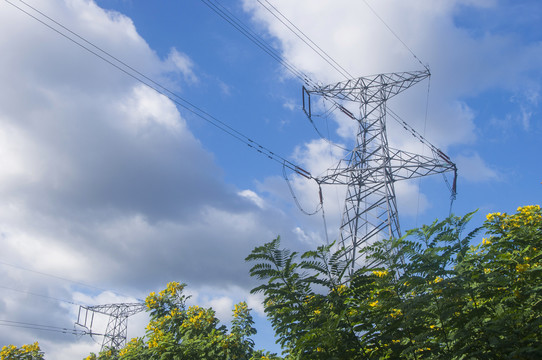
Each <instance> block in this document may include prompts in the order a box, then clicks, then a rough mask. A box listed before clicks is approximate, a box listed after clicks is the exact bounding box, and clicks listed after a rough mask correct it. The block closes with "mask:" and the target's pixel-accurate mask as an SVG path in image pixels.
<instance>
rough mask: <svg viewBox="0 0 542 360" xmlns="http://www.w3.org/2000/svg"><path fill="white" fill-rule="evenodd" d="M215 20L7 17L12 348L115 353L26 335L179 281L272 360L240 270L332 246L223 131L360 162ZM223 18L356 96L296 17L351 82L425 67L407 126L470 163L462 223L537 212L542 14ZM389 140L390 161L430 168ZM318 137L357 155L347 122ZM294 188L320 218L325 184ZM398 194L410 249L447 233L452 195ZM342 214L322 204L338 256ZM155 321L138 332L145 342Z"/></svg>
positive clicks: (306, 155) (248, 1)
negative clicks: (442, 226) (276, 252)
mask: <svg viewBox="0 0 542 360" xmlns="http://www.w3.org/2000/svg"><path fill="white" fill-rule="evenodd" d="M212 4H215V3H214V2H211V1H207V2H203V1H198V0H190V1H182V2H174V1H161V2H142V1H132V0H99V1H89V0H63V1H61V0H57V1H53V0H41V1H37V0H26V1H25V2H22V1H19V0H9V1H7V0H5V1H0V49H1V54H2V55H1V56H0V164H1V166H0V195H1V197H2V200H3V201H2V202H1V203H0V241H1V242H0V246H1V247H0V249H1V251H0V271H1V274H2V276H1V277H0V320H3V322H0V342H1V343H0V345H5V344H9V343H13V344H16V345H21V344H23V343H29V342H33V341H36V340H38V341H39V342H40V344H41V345H42V348H43V349H44V350H45V351H46V353H47V355H48V358H51V359H53V358H54V359H61V360H63V359H73V358H82V357H84V356H85V355H86V354H88V352H90V351H98V350H99V347H100V346H99V344H97V343H96V341H98V342H101V338H96V339H90V338H88V337H76V336H74V335H69V334H62V333H58V332H55V331H43V330H36V329H29V328H22V327H19V326H17V327H13V326H8V325H21V323H23V322H24V323H28V324H40V325H48V326H56V327H66V328H73V323H74V322H75V320H76V318H77V309H78V306H77V304H84V305H89V304H105V303H112V302H130V301H137V299H141V298H144V297H145V295H146V294H148V293H149V292H150V291H156V290H160V289H161V288H163V287H164V286H165V284H166V283H167V282H169V281H173V280H177V281H181V282H186V283H188V285H189V290H190V291H191V293H192V294H193V300H194V301H195V302H197V303H199V304H202V305H205V306H213V307H214V308H215V309H216V310H217V311H218V313H219V315H220V316H221V317H222V319H223V320H224V321H226V322H227V321H228V311H229V309H230V308H231V307H232V306H233V304H234V303H235V302H238V301H240V300H248V301H249V305H250V306H251V307H252V308H254V309H255V310H256V315H257V317H258V323H259V324H261V326H262V329H263V330H262V335H261V336H260V338H259V340H258V345H259V346H261V347H267V348H270V346H271V345H270V344H271V343H272V341H270V340H269V329H266V328H265V323H264V322H263V318H262V317H261V313H259V312H258V311H261V306H260V305H259V303H258V301H259V299H258V298H257V297H253V296H249V295H248V291H249V290H250V288H251V287H252V286H253V285H254V282H253V281H252V280H251V279H249V277H248V268H249V265H247V264H245V263H244V261H243V259H244V258H245V257H246V256H247V255H248V253H249V252H250V251H251V250H252V248H253V247H254V246H256V245H259V244H262V243H263V242H266V241H269V240H271V239H273V238H274V237H276V236H277V235H280V236H281V237H282V239H283V245H284V246H287V247H290V248H295V249H309V248H311V247H314V246H315V245H316V244H321V243H322V242H323V241H325V240H324V239H325V234H324V226H323V220H322V215H321V213H318V214H316V215H314V216H306V215H304V214H303V213H302V212H301V211H300V210H299V209H298V207H297V206H296V204H295V202H294V200H293V199H292V195H291V194H290V191H289V189H288V186H287V183H286V181H285V180H284V178H283V167H282V166H281V164H280V163H279V162H277V161H275V160H272V159H269V158H267V157H266V156H262V155H261V154H260V153H258V152H257V151H254V150H253V149H251V148H250V147H248V146H247V145H246V144H244V143H243V142H241V141H239V136H237V137H233V136H231V135H229V134H227V133H225V132H224V131H222V130H220V129H219V128H218V127H217V126H216V124H217V122H215V123H214V124H213V123H212V121H213V120H212V119H215V120H218V121H219V122H220V123H221V124H225V125H226V126H228V127H229V129H233V130H235V131H237V132H238V133H235V134H242V136H246V137H247V138H250V139H252V140H253V141H255V142H256V143H258V144H260V145H262V146H264V147H265V148H266V149H269V150H271V151H273V152H274V153H276V154H278V156H280V157H282V158H284V159H287V160H288V161H291V162H292V163H294V164H297V165H299V166H301V167H303V168H304V169H306V170H307V171H310V172H311V173H313V174H319V173H321V172H322V171H323V170H325V169H326V168H328V167H330V166H332V165H333V162H334V161H336V160H337V159H338V158H340V157H341V156H342V155H344V154H343V153H342V152H341V150H340V148H338V147H334V146H331V145H330V143H329V142H327V141H324V140H323V139H321V138H320V137H319V135H318V134H317V133H316V132H315V131H314V128H313V127H312V125H311V124H310V123H309V121H308V120H307V118H306V117H305V115H304V113H303V111H302V108H301V87H302V85H303V83H302V82H301V81H300V80H299V78H297V77H295V76H294V75H293V74H292V73H291V72H289V71H287V70H286V69H285V68H284V67H283V66H281V64H279V63H278V62H277V61H276V60H275V59H273V58H272V57H271V56H269V55H268V54H267V53H266V52H264V51H262V49H261V48H259V47H257V46H256V45H255V44H254V43H253V42H251V41H249V40H248V39H247V38H246V37H245V36H243V34H241V32H239V31H238V30H236V29H235V28H234V27H232V26H231V25H230V24H228V23H227V22H226V21H225V20H224V19H223V18H221V17H219V16H218V15H217V14H216V13H215V12H213V11H212V9H211V7H212ZM220 4H222V5H223V6H225V7H226V8H227V9H228V10H229V11H230V12H231V13H232V14H234V15H235V16H236V17H237V18H238V19H240V21H242V22H243V24H245V25H247V26H248V27H249V28H250V30H251V31H253V32H254V33H256V34H258V35H259V36H261V38H262V39H264V40H265V42H266V44H268V46H271V47H272V48H273V49H274V51H276V53H277V54H280V56H281V57H282V59H283V60H284V61H286V62H288V63H289V64H291V65H292V66H293V67H294V68H296V69H297V70H299V71H301V72H303V73H304V74H306V75H307V76H308V77H310V79H312V80H313V81H314V82H316V83H319V84H329V83H335V82H339V81H343V80H344V79H345V78H344V76H343V75H341V74H340V73H339V72H337V71H336V70H335V69H334V68H333V67H331V66H330V65H329V63H328V62H326V61H324V60H323V58H322V57H321V56H319V55H318V54H316V53H315V52H314V51H313V49H311V48H310V47H308V46H307V45H306V44H305V43H304V42H302V41H300V39H299V38H298V37H296V35H295V34H293V33H292V32H291V31H290V30H288V29H287V28H286V27H285V26H284V24H283V23H282V22H281V21H279V19H278V18H279V17H280V16H278V15H279V14H282V15H284V16H285V17H286V18H287V19H289V21H291V22H292V23H293V24H295V26H296V27H297V28H298V29H300V30H301V31H302V32H303V34H305V35H306V36H307V37H308V38H310V39H311V40H312V41H314V43H315V44H317V45H318V46H319V47H320V48H321V49H323V50H324V51H325V52H326V53H327V54H328V55H330V56H331V57H332V58H333V59H334V61H336V62H337V63H338V64H340V65H341V66H342V67H343V68H344V69H345V70H346V72H348V73H349V74H351V75H353V76H354V77H360V76H368V75H372V74H379V73H389V72H402V71H411V70H423V69H424V68H423V66H422V64H424V65H428V66H429V68H430V69H431V73H432V77H431V80H430V81H428V80H425V81H424V82H421V83H419V84H417V85H416V86H415V87H413V88H411V89H409V90H407V91H406V92H405V93H403V94H402V95H401V96H398V97H397V98H395V99H393V100H391V101H390V103H389V106H390V108H391V109H393V111H394V112H396V113H398V114H399V115H400V116H401V117H402V118H403V119H404V120H406V121H407V122H408V123H409V124H410V125H411V126H413V127H414V128H415V129H417V131H418V132H419V133H421V134H423V135H424V136H425V138H427V139H428V140H429V141H430V142H432V143H433V144H434V145H436V146H437V147H439V148H440V149H442V150H443V151H444V152H446V153H447V154H448V155H449V156H450V157H451V158H452V160H453V161H455V162H456V163H457V165H458V168H459V181H458V192H459V193H458V197H457V200H456V201H455V202H454V204H453V212H454V213H456V214H464V213H466V212H469V211H472V210H476V209H479V213H478V215H477V216H476V218H475V219H476V220H475V221H477V222H478V223H479V222H480V221H481V219H483V216H484V215H485V214H486V213H487V212H491V211H501V212H503V211H506V212H512V211H514V210H515V208H516V207H517V206H520V205H527V204H533V203H540V198H541V193H542V191H541V190H542V185H541V184H540V182H541V181H542V174H541V161H540V154H541V150H542V146H541V145H540V143H539V142H538V139H539V138H540V136H541V135H542V122H541V111H540V105H541V101H542V99H541V90H542V89H541V85H540V84H541V80H542V68H541V67H540V64H542V26H540V24H542V18H541V17H542V4H541V3H540V2H539V1H537V0H522V1H512V0H446V1H438V2H437V1H429V0H412V1H408V2H405V1H400V0H386V1H374V0H367V2H365V1H354V0H334V1H319V2H315V1H309V0H299V1H295V2H292V1H287V0H269V2H267V1H264V0H262V1H260V2H259V1H254V0H244V1H234V0H230V1H228V2H226V1H224V2H221V3H220ZM28 5H30V6H31V7H29V6H28ZM263 5H266V7H267V9H266V7H264V6H263ZM271 5H272V7H271ZM219 7H220V5H219ZM273 8H275V9H277V10H278V11H280V13H277V12H276V13H275V14H274V15H273V13H272V12H270V11H269V9H273ZM275 15H277V16H275ZM283 21H284V19H283ZM70 39H71V40H70ZM76 42H77V43H76ZM95 46H96V47H95ZM89 50H90V51H89ZM414 55H415V56H414ZM110 56H113V57H114V58H113V57H110ZM104 59H105V61H104ZM119 60H120V61H119ZM136 71H137V72H136ZM137 78H139V80H144V82H147V83H149V84H151V85H153V86H154V87H157V84H158V86H159V87H160V89H161V91H162V92H164V93H166V94H168V95H169V96H170V99H168V98H167V97H165V96H164V95H161V94H159V93H158V92H156V91H155V90H153V89H151V88H150V87H148V86H146V85H144V84H143V83H142V82H141V81H138V79H137ZM149 79H152V83H151V82H150V80H149ZM164 89H167V90H164ZM172 94H175V95H172ZM187 104H190V105H189V107H191V109H192V110H193V112H191V111H187V109H186V108H185V107H183V106H182V105H184V106H186V105H187ZM194 109H196V110H195V112H194ZM320 110H325V109H322V108H321V109H320ZM197 114H199V115H197ZM202 114H207V115H202ZM210 120H211V121H210ZM388 125H389V128H388V130H389V138H390V143H391V144H393V145H394V146H396V147H399V148H403V149H409V150H414V151H417V152H419V153H423V152H425V154H429V150H428V149H427V148H425V149H424V148H423V147H421V146H420V144H419V143H417V140H415V139H413V138H412V136H411V135H410V134H409V133H407V132H404V131H401V128H400V127H399V126H397V125H396V124H394V123H391V122H390V123H389V124H388ZM316 126H318V127H319V129H320V130H321V132H323V133H325V134H326V136H328V137H329V138H330V139H331V140H332V141H333V142H335V143H338V144H341V145H344V146H346V147H348V146H349V145H352V134H351V129H352V124H350V123H348V122H346V121H345V119H344V117H343V118H341V117H340V116H337V115H336V114H331V115H330V116H328V117H321V118H319V119H318V121H316ZM231 132H232V131H230V133H231ZM287 174H288V176H289V178H290V181H291V186H292V188H293V189H294V192H295V194H296V196H297V198H298V201H299V202H300V204H301V205H302V207H303V208H304V209H305V210H306V211H309V212H311V211H313V210H314V209H315V208H316V207H317V205H318V203H319V199H318V192H317V187H316V186H315V184H314V183H313V182H310V181H306V180H304V179H303V178H300V177H299V176H296V175H295V174H292V173H291V171H290V170H289V169H287ZM396 189H397V193H398V201H399V209H400V218H401V221H402V227H403V229H405V228H411V227H414V226H416V225H421V224H423V223H429V222H432V221H433V220H434V219H435V218H443V217H445V216H446V215H447V214H448V211H449V207H450V201H449V195H450V194H449V192H448V189H447V188H446V185H445V182H444V180H443V178H442V176H440V175H439V176H433V177H431V178H424V179H423V180H421V181H418V180H413V181H410V182H404V183H397V187H396ZM343 194H344V189H341V188H340V187H330V188H325V189H324V206H325V207H324V209H325V214H326V222H327V226H328V230H329V231H328V236H329V237H330V238H332V239H333V238H336V237H337V235H338V232H337V229H338V226H339V219H340V215H341V210H342V201H343V200H342V197H343ZM7 321H9V322H7ZM144 322H145V318H144V316H143V317H142V316H139V317H135V318H134V319H133V321H132V319H131V322H130V328H129V330H130V335H131V336H135V335H141V334H142V333H143V332H144V329H143V326H144ZM95 331H98V332H99V330H98V329H96V330H95ZM102 331H103V330H102Z"/></svg>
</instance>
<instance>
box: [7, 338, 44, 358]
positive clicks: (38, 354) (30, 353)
mask: <svg viewBox="0 0 542 360" xmlns="http://www.w3.org/2000/svg"><path fill="white" fill-rule="evenodd" d="M0 360H43V352H42V351H41V349H40V346H39V344H38V343H37V342H35V343H33V344H28V345H23V346H21V347H17V346H15V345H7V346H3V347H2V350H0Z"/></svg>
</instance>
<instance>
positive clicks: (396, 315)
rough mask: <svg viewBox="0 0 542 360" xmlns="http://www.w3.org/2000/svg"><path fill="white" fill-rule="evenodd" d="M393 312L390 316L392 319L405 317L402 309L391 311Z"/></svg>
mask: <svg viewBox="0 0 542 360" xmlns="http://www.w3.org/2000/svg"><path fill="white" fill-rule="evenodd" d="M391 311H392V312H391V314H390V316H391V317H392V318H396V317H398V316H401V315H403V312H402V311H401V309H391Z"/></svg>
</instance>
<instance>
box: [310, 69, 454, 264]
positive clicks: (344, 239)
mask: <svg viewBox="0 0 542 360" xmlns="http://www.w3.org/2000/svg"><path fill="white" fill-rule="evenodd" d="M429 76H430V73H429V71H428V70H427V71H415V72H403V73H391V74H380V75H375V76H371V77H361V78H357V79H352V80H348V81H344V82H339V83H336V84H332V85H327V86H318V87H315V88H312V89H306V88H303V109H304V111H305V113H306V114H307V116H308V117H309V118H311V117H312V114H311V106H310V102H311V95H318V96H321V97H322V98H323V99H324V100H327V101H331V102H332V103H333V106H335V107H336V108H338V109H339V110H341V111H342V112H343V113H344V114H346V115H347V116H348V117H349V118H351V119H352V120H354V121H356V122H357V134H356V144H355V147H354V149H353V150H351V151H350V152H349V153H348V154H347V156H346V157H345V158H344V159H342V160H341V161H340V162H339V163H338V164H337V165H336V166H335V167H333V168H331V169H329V170H328V171H327V173H326V174H325V175H323V176H321V177H318V178H316V181H317V182H318V183H320V184H340V185H347V187H348V188H347V193H346V199H345V205H344V211H343V215H342V220H341V227H340V241H341V244H342V245H343V246H344V247H345V248H347V249H348V251H347V254H346V257H347V259H348V260H353V261H352V270H353V269H354V267H356V265H359V264H360V263H361V262H362V261H363V259H360V255H359V252H358V249H359V248H360V247H361V246H363V245H364V244H367V243H370V242H371V240H373V241H374V240H376V239H382V238H389V237H392V236H393V237H400V236H401V229H400V226H399V217H398V212H397V202H396V196H395V188H394V183H395V182H396V181H399V180H406V179H412V178H417V177H421V176H426V175H431V174H437V173H444V172H448V171H453V172H454V180H453V185H452V186H451V191H452V196H455V182H456V176H457V169H456V166H455V164H454V163H453V162H452V161H451V160H450V158H449V157H448V156H446V155H445V154H444V153H443V152H442V151H440V150H439V149H437V148H436V147H435V146H433V145H431V144H430V143H428V142H427V141H426V140H425V139H424V138H423V137H422V136H421V135H419V134H418V133H416V132H415V130H414V129H412V128H411V127H410V126H409V125H408V124H407V123H405V122H404V121H401V122H402V124H401V125H402V126H403V127H404V128H405V129H407V130H408V131H409V132H411V133H412V135H414V136H416V137H417V138H418V139H419V140H420V141H422V142H423V143H424V144H425V145H427V146H428V147H429V148H430V149H431V151H432V156H424V155H419V154H413V153H410V152H406V151H403V150H397V149H392V148H390V147H389V145H388V138H387V133H386V113H387V108H386V102H387V100H389V99H390V98H392V97H393V96H395V95H397V94H399V93H401V92H402V91H404V90H406V89H408V88H409V87H411V86H412V85H414V84H416V83H418V82H420V81H422V80H424V79H426V78H428V77H429ZM346 102H354V103H357V104H358V106H359V114H354V113H353V112H352V111H350V110H348V109H347V108H346V107H345V106H344V105H343V104H345V105H346ZM390 113H391V111H390ZM311 121H312V118H311ZM365 265H367V264H365Z"/></svg>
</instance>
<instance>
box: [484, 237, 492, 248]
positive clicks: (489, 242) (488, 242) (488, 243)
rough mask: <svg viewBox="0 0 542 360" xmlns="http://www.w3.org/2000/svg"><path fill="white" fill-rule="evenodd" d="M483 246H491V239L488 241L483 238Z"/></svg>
mask: <svg viewBox="0 0 542 360" xmlns="http://www.w3.org/2000/svg"><path fill="white" fill-rule="evenodd" d="M482 245H486V246H487V245H491V241H489V239H486V238H483V239H482Z"/></svg>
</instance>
